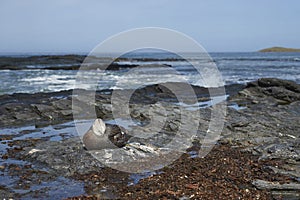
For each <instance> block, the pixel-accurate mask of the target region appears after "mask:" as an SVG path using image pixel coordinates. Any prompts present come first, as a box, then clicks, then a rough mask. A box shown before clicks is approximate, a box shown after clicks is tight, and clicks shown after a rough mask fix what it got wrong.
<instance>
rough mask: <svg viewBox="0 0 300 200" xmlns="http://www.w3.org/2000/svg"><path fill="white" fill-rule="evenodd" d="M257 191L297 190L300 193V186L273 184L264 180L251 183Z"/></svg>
mask: <svg viewBox="0 0 300 200" xmlns="http://www.w3.org/2000/svg"><path fill="white" fill-rule="evenodd" d="M252 184H253V185H255V187H257V188H258V189H267V190H299V192H300V184H297V183H287V184H280V183H276V182H275V183H274V182H269V181H264V180H255V181H253V183H252Z"/></svg>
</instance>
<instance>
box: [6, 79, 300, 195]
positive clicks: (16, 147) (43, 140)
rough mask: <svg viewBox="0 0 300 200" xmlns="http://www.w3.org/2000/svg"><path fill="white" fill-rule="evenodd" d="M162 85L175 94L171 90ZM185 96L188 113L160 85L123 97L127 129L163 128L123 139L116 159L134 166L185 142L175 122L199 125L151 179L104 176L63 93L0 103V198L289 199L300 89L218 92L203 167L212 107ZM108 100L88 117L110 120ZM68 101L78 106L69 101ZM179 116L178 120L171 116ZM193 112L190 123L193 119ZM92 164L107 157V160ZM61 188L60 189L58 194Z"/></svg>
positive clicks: (297, 181)
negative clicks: (156, 121)
mask: <svg viewBox="0 0 300 200" xmlns="http://www.w3.org/2000/svg"><path fill="white" fill-rule="evenodd" d="M172 84H173V85H176V86H177V87H178V88H181V87H182V88H184V86H182V85H181V83H172ZM193 89H194V91H195V93H196V96H197V100H198V104H197V105H196V106H195V105H182V104H179V103H178V100H177V99H176V98H175V96H174V94H173V93H172V92H170V91H169V90H167V89H166V88H165V87H163V86H160V85H152V86H147V87H145V88H141V89H138V90H136V91H134V92H133V91H126V92H128V93H130V92H133V96H132V97H131V100H130V115H131V117H132V118H133V119H134V120H135V121H136V122H137V123H139V124H142V125H143V124H148V123H151V113H149V109H151V110H152V111H153V112H156V113H162V111H164V112H165V113H166V114H164V116H167V120H166V122H165V124H164V126H163V128H162V129H161V130H160V131H159V132H158V133H157V134H156V135H154V136H153V137H146V139H145V138H142V139H141V138H133V139H132V140H130V142H129V145H127V146H126V147H124V148H125V149H124V151H122V152H125V153H126V152H129V150H130V151H131V152H132V151H134V152H136V155H137V158H140V157H141V156H144V155H148V154H151V153H153V152H150V151H149V152H147V151H145V149H143V148H142V147H144V146H145V145H146V146H147V145H148V147H149V146H150V147H151V148H152V149H155V153H157V152H159V151H162V150H163V147H164V146H165V145H166V144H167V143H168V142H169V141H170V138H174V137H175V135H176V134H177V135H178V134H179V135H182V136H183V137H185V134H187V133H186V132H188V131H187V130H186V131H182V132H180V131H178V130H179V128H178V127H179V126H180V124H181V121H180V119H182V118H188V119H189V121H190V122H193V121H195V120H196V121H199V122H200V123H199V127H198V129H199V130H198V132H197V136H196V137H194V138H193V141H191V142H192V144H193V145H192V146H190V147H186V148H183V149H187V150H186V151H185V152H182V156H180V158H179V159H177V160H176V161H175V162H173V163H172V164H171V165H168V166H166V167H164V168H162V169H159V170H156V171H154V172H144V173H137V174H133V173H125V172H120V171H117V170H114V169H111V168H108V167H106V166H105V165H103V164H102V163H105V162H106V160H105V159H104V160H103V162H98V161H97V160H96V159H95V158H93V157H92V156H91V154H89V153H88V152H87V151H86V150H85V149H84V148H83V145H82V143H81V140H80V139H79V137H78V136H77V135H76V131H75V130H74V124H72V120H73V115H72V114H73V113H72V91H62V92H56V93H37V94H13V95H3V96H1V97H0V127H2V130H1V133H0V140H1V146H0V147H1V148H0V150H1V153H2V157H1V159H0V162H1V163H0V173H1V175H0V179H1V185H0V197H1V198H22V199H32V198H39V197H41V196H43V197H45V198H49V199H51V198H56V199H63V198H69V199H105V198H110V199H111V198H124V199H145V198H146V199H147V198H152V199H157V198H159V199H170V198H171V199H172V198H175V199H238V198H240V199H299V198H300V196H299V195H300V139H299V138H300V137H299V136H300V123H299V122H300V85H298V84H296V83H294V82H291V81H286V80H279V79H272V78H264V79H259V80H257V81H255V82H251V83H248V84H247V85H246V86H244V85H230V86H227V87H226V88H225V89H226V93H227V94H228V95H229V97H228V98H227V100H226V103H227V115H226V120H225V126H224V128H223V131H222V134H221V137H220V138H219V140H218V142H217V144H216V146H215V147H214V149H213V150H212V151H211V152H210V153H209V154H208V155H207V156H206V157H204V158H200V157H197V153H195V152H197V151H198V150H199V149H200V148H201V141H203V138H204V137H205V134H206V132H207V129H208V125H209V120H210V117H211V112H212V107H211V106H210V105H209V100H210V98H209V93H208V90H207V89H206V88H201V87H196V86H194V87H193ZM214 90H216V91H218V88H215V89H214ZM82 92H85V91H82ZM111 93H112V91H111V90H104V91H98V92H97V93H96V95H95V99H96V101H95V111H96V114H97V117H99V118H102V119H104V120H106V122H108V123H109V122H110V121H111V120H113V116H112V111H111V102H110V98H111ZM73 101H81V100H80V99H76V97H73ZM82 103H84V102H82ZM87 106H89V105H87ZM84 107H85V106H84V104H82V108H84ZM195 107H196V108H195ZM181 108H183V109H185V110H186V112H184V113H180V109H181ZM78 109H80V108H78ZM197 111H199V112H200V116H199V115H195V114H194V112H197ZM161 115H163V114H161ZM88 116H89V115H88V114H87V115H86V116H84V115H83V116H81V117H82V120H89V118H88ZM189 117H190V118H191V119H190V118H189ZM193 117H195V118H193ZM196 118H197V119H196ZM63 123H64V124H63ZM135 130H139V129H135ZM148 131H149V132H151V131H153V130H152V129H151V128H149V129H148ZM54 133H55V134H54ZM57 133H58V134H57ZM58 135H59V136H60V138H57V136H58ZM187 136H188V135H187ZM176 142H178V143H177V144H181V143H180V141H176ZM133 144H139V145H140V146H136V145H135V146H134V145H133ZM143 145H144V146H143ZM181 145H182V146H184V145H185V143H182V144H181ZM126 148H127V149H126ZM156 150H157V151H156ZM101 153H102V154H101ZM100 155H102V157H103V158H107V155H108V154H107V152H100ZM110 159H111V158H110ZM116 159H118V158H116ZM107 162H108V161H107ZM6 180H10V181H8V182H7V181H6ZM58 185H59V186H58ZM62 186H64V190H59V189H58V188H59V187H62ZM47 195H48V196H47Z"/></svg>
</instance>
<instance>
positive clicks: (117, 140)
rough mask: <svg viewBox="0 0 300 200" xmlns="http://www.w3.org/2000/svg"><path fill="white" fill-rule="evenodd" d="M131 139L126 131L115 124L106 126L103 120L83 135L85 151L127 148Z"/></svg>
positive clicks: (95, 122) (98, 121)
mask: <svg viewBox="0 0 300 200" xmlns="http://www.w3.org/2000/svg"><path fill="white" fill-rule="evenodd" d="M130 138H131V136H130V135H128V132H127V131H126V129H125V128H124V127H122V126H118V125H115V124H105V123H104V122H103V120H102V119H100V118H98V119H96V120H95V121H94V123H93V125H92V126H91V127H90V129H89V130H88V131H87V132H86V133H85V134H84V135H83V138H82V140H83V144H84V147H85V149H87V150H89V151H91V150H102V149H115V148H122V147H124V146H126V144H127V142H128V140H129V139H130Z"/></svg>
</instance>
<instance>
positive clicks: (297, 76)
mask: <svg viewBox="0 0 300 200" xmlns="http://www.w3.org/2000/svg"><path fill="white" fill-rule="evenodd" d="M187 55H188V56H189V57H193V54H192V53H191V54H187ZM209 55H210V56H211V58H212V61H213V62H214V63H215V64H216V66H217V67H218V69H219V71H220V73H221V75H222V79H223V81H224V83H225V84H226V85H229V84H234V83H239V84H246V83H247V82H250V81H254V80H257V79H258V78H262V77H273V78H280V79H286V80H292V81H295V82H297V83H300V53H261V52H248V53H247V52H242V53H210V54H209ZM29 56H32V55H26V56H24V55H23V57H29ZM2 57H3V56H2ZM13 57H18V55H14V56H13ZM123 58H125V59H120V60H119V61H117V63H119V64H137V65H149V67H147V69H145V73H129V72H130V70H126V69H124V70H113V71H110V70H106V71H104V72H103V71H102V72H99V71H97V70H90V71H89V72H86V73H85V75H86V76H87V77H85V78H86V79H87V80H88V79H89V78H90V77H95V76H96V75H99V78H98V79H97V80H98V81H97V83H89V84H82V85H80V84H77V86H76V87H78V85H79V86H80V88H83V89H91V88H92V87H94V86H95V84H96V85H97V89H100V90H101V89H115V88H118V89H128V88H136V87H140V86H143V85H149V84H154V83H161V82H178V81H187V82H189V83H191V84H194V85H199V86H205V85H204V84H203V82H201V81H199V80H198V77H199V76H197V75H199V72H198V71H197V70H195V69H194V68H193V67H192V66H191V65H190V64H189V63H187V62H186V61H185V60H182V59H179V58H178V57H176V56H174V54H171V53H166V52H148V53H147V52H143V53H142V52H139V53H131V54H127V55H124V56H123ZM212 61H209V62H212ZM73 64H74V65H76V64H78V63H70V62H68V63H66V62H65V61H64V60H62V59H57V61H55V62H51V63H47V64H44V65H43V64H40V63H37V64H35V63H34V62H31V63H28V64H27V66H26V69H23V68H22V69H20V70H10V69H2V68H1V67H0V77H1V79H0V94H1V95H3V94H13V93H37V92H54V91H62V90H70V89H74V87H75V83H76V74H77V70H65V69H60V66H71V65H73ZM156 64H159V65H167V66H170V67H171V68H173V69H175V70H176V72H178V74H175V75H174V73H171V74H170V73H169V70H165V67H161V68H160V67H157V66H156V67H151V66H152V65H156ZM47 66H51V67H57V68H58V69H56V70H51V69H50V70H49V69H44V68H46V67H47ZM16 67H18V66H16ZM23 67H24V66H23ZM212 78H214V77H212ZM93 80H94V79H93Z"/></svg>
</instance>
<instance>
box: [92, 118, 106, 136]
mask: <svg viewBox="0 0 300 200" xmlns="http://www.w3.org/2000/svg"><path fill="white" fill-rule="evenodd" d="M105 129H106V125H105V123H104V122H103V121H102V119H96V120H95V121H94V124H93V126H92V130H93V132H94V134H95V135H98V136H102V135H103V134H104V133H105Z"/></svg>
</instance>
